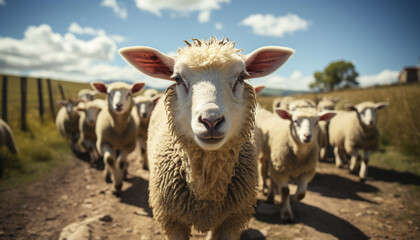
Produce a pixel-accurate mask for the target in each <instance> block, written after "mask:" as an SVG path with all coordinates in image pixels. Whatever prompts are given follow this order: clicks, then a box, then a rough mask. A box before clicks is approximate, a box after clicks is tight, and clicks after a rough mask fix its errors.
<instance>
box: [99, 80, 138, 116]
mask: <svg viewBox="0 0 420 240" xmlns="http://www.w3.org/2000/svg"><path fill="white" fill-rule="evenodd" d="M91 85H92V87H93V88H96V90H98V91H99V92H100V93H104V94H107V102H108V109H109V110H110V111H112V112H113V113H115V114H117V115H122V114H125V113H127V112H128V111H131V108H132V106H133V98H132V94H133V93H136V92H139V91H140V90H141V89H142V88H143V87H144V83H134V84H133V85H132V86H130V85H129V84H126V83H122V82H115V83H111V84H109V85H105V84H104V83H100V82H94V83H92V84H91Z"/></svg>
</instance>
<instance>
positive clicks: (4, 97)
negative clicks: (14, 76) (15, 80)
mask: <svg viewBox="0 0 420 240" xmlns="http://www.w3.org/2000/svg"><path fill="white" fill-rule="evenodd" d="M1 110H2V113H1V114H2V115H1V116H2V117H3V120H4V121H5V122H7V76H3V95H2V108H1Z"/></svg>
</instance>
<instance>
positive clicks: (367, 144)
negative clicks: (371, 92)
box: [328, 102, 389, 182]
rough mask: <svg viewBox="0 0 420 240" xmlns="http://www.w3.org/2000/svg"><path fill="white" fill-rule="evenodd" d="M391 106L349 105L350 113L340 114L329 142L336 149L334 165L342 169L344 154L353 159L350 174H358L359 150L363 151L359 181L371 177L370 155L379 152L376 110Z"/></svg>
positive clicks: (378, 104)
mask: <svg viewBox="0 0 420 240" xmlns="http://www.w3.org/2000/svg"><path fill="white" fill-rule="evenodd" d="M388 105H389V103H388V102H379V103H373V102H362V103H359V104H357V105H356V106H354V105H352V104H348V105H347V106H346V108H347V110H350V111H339V112H338V114H337V116H336V117H335V118H334V119H332V120H331V121H330V124H329V128H328V131H329V141H330V144H331V146H332V147H333V148H334V155H335V163H336V166H337V167H343V158H344V159H345V157H346V156H345V154H344V153H347V154H349V155H351V160H350V167H349V169H350V171H355V170H356V168H357V167H358V165H359V160H360V155H359V152H358V150H364V157H363V160H362V161H361V166H360V170H359V177H360V181H362V182H364V181H366V179H367V177H368V172H367V171H368V170H367V168H368V162H369V154H370V152H371V151H374V150H376V149H377V148H378V145H379V130H378V128H377V126H376V122H377V110H380V109H384V108H386V107H387V106H388Z"/></svg>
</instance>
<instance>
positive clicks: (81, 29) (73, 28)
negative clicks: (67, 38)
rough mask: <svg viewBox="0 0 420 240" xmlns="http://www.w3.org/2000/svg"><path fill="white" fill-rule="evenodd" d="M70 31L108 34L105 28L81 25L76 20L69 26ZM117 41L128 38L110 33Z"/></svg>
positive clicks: (99, 34)
mask: <svg viewBox="0 0 420 240" xmlns="http://www.w3.org/2000/svg"><path fill="white" fill-rule="evenodd" d="M68 30H69V32H71V33H75V34H80V35H90V36H106V35H107V33H106V32H105V30H103V29H94V28H92V27H81V26H80V25H79V24H77V23H76V22H72V23H71V24H70V27H69V29H68ZM109 37H110V38H112V39H113V40H114V41H115V42H119V43H120V42H124V41H125V40H126V39H125V37H123V36H120V35H109Z"/></svg>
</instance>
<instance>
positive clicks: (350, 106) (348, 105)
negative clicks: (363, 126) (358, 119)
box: [344, 103, 357, 112]
mask: <svg viewBox="0 0 420 240" xmlns="http://www.w3.org/2000/svg"><path fill="white" fill-rule="evenodd" d="M344 108H345V109H347V110H349V111H356V112H357V108H356V107H355V106H354V105H353V104H351V103H347V104H346V105H344Z"/></svg>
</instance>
